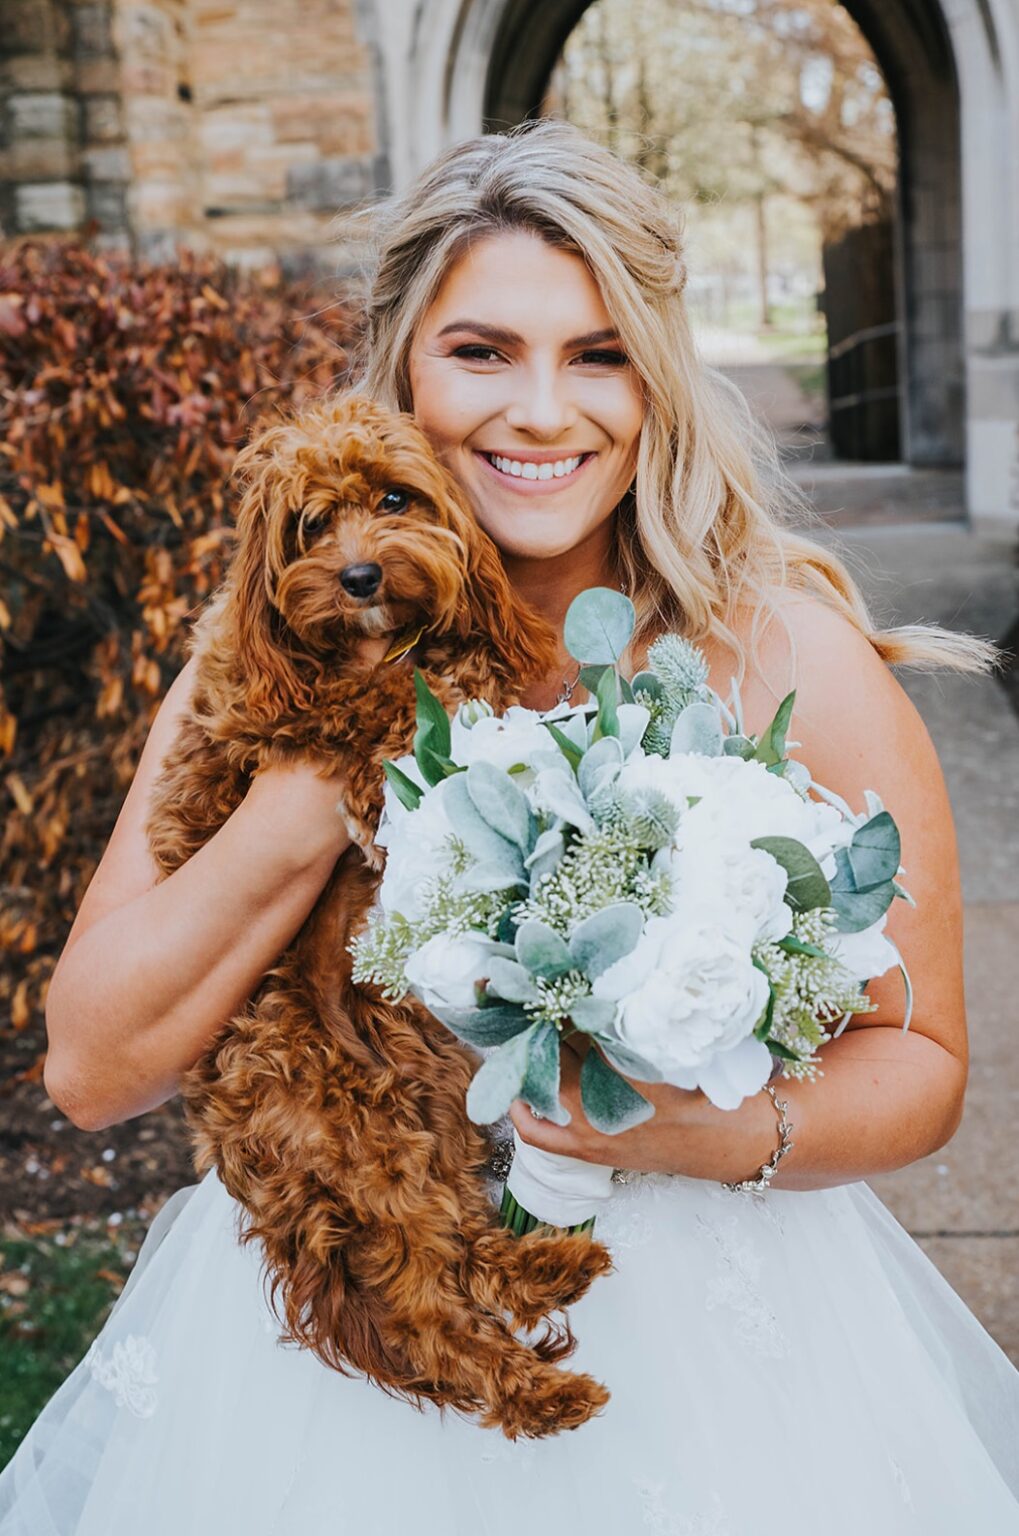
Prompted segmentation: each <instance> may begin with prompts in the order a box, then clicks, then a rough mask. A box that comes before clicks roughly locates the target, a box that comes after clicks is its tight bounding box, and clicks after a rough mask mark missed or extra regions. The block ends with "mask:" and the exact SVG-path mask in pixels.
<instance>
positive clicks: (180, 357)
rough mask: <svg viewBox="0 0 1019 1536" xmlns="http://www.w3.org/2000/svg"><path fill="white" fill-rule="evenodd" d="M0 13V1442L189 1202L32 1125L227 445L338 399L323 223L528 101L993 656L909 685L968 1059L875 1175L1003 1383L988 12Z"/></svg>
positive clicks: (1001, 712) (1013, 158)
mask: <svg viewBox="0 0 1019 1536" xmlns="http://www.w3.org/2000/svg"><path fill="white" fill-rule="evenodd" d="M0 9H2V26H0V642H2V651H3V674H2V683H0V688H2V691H0V783H2V786H3V791H2V792H3V796H4V823H3V834H2V835H3V861H2V870H0V945H2V950H0V1463H2V1462H3V1461H4V1460H6V1459H7V1457H9V1455H10V1454H11V1453H12V1451H13V1449H14V1446H15V1445H16V1444H17V1442H18V1440H19V1439H20V1437H21V1435H22V1434H23V1433H24V1430H25V1429H26V1428H27V1426H28V1424H29V1422H30V1421H31V1419H32V1418H33V1417H34V1416H35V1414H36V1413H37V1412H38V1410H39V1408H40V1407H41V1406H42V1403H43V1402H44V1401H45V1400H46V1398H47V1397H48V1396H49V1394H50V1393H51V1392H52V1391H53V1390H54V1389H55V1387H56V1386H57V1385H58V1384H59V1382H60V1381H61V1380H62V1379H63V1376H64V1375H65V1374H66V1373H67V1371H68V1370H69V1369H70V1368H71V1366H72V1365H73V1364H74V1363H76V1361H77V1360H78V1359H79V1358H80V1356H81V1354H82V1353H83V1352H84V1350H85V1348H86V1347H87V1345H88V1343H89V1342H90V1340H91V1338H92V1337H93V1336H94V1334H95V1332H96V1330H97V1329H98V1327H99V1326H100V1323H101V1322H102V1320H103V1318H104V1317H105V1315H106V1312H107V1311H108V1309H109V1306H110V1305H111V1304H112V1302H113V1300H114V1298H115V1297H116V1295H117V1294H118V1292H119V1290H120V1288H121V1287H122V1285H123V1282H124V1278H125V1276H126V1274H127V1273H128V1271H129V1269H130V1266H131V1263H132V1262H133V1259H134V1257H135V1255H136V1253H137V1249H138V1245H139V1243H140V1241H141V1239H142V1237H143V1236H144V1233H145V1230H146V1228H147V1226H148V1224H149V1222H150V1221H151V1219H152V1217H153V1216H154V1214H155V1213H156V1211H157V1210H158V1209H159V1207H160V1205H161V1204H162V1202H163V1201H164V1200H165V1198H166V1196H167V1195H168V1194H169V1193H170V1192H171V1191H172V1190H173V1189H175V1188H177V1187H179V1186H180V1185H181V1184H186V1183H189V1182H191V1181H192V1174H191V1168H190V1160H189V1156H188V1146H187V1138H186V1136H185V1134H184V1130H183V1126H182V1123H181V1119H180V1115H179V1112H178V1110H177V1107H176V1105H174V1104H172V1103H171V1104H168V1105H165V1106H163V1107H162V1108H161V1109H159V1110H157V1111H155V1112H153V1113H151V1114H148V1115H145V1116H143V1117H141V1118H140V1119H137V1120H133V1121H130V1122H128V1123H127V1124H124V1125H120V1126H114V1127H110V1128H109V1129H107V1130H102V1131H98V1132H92V1133H88V1132H84V1131H81V1130H79V1129H77V1128H76V1127H75V1126H73V1125H72V1124H71V1123H70V1122H68V1121H67V1120H66V1119H64V1118H63V1117H62V1116H61V1115H60V1114H59V1112H58V1111H57V1110H56V1109H55V1107H54V1106H53V1105H52V1103H51V1102H50V1100H49V1099H48V1098H47V1096H46V1094H45V1090H44V1088H43V1084H42V1064H43V1060H44V1054H45V1039H46V1037H45V1025H44V1006H45V996H46V987H47V983H48V980H49V977H50V975H51V973H52V969H53V965H54V963H55V960H56V957H57V955H58V954H59V952H60V948H61V946H62V944H63V942H64V939H65V937H66V934H67V931H68V929H69V927H70V924H71V921H72V920H73V917H74V913H75V911H76V909H77V906H78V902H79V901H80V898H81V895H82V894H83V892H84V890H85V887H86V886H87V884H88V881H89V879H90V878H91V875H92V873H93V871H94V868H95V865H96V862H97V860H98V858H99V856H100V854H101V852H102V849H103V846H104V844H105V841H106V839H107V837H108V835H109V832H110V829H111V827H112V825H113V821H114V820H115V817H116V814H117V811H118V809H119V806H120V804H121V801H122V799H123V796H124V794H125V792H126V788H127V785H128V783H129V782H130V779H131V776H132V773H133V771H134V766H135V763H136V762H137V758H138V753H139V751H140V747H141V744H142V742H143V740H144V737H145V734H146V731H147V729H148V726H149V723H150V722H151V719H152V716H153V714H154V713H155V710H156V709H157V707H158V704H159V701H160V699H161V697H162V695H163V693H164V692H165V689H166V687H167V686H168V683H169V681H170V680H171V679H172V677H173V676H174V675H175V673H176V671H177V670H178V668H179V666H180V664H181V645H182V640H183V638H184V635H185V633H186V631H187V626H188V622H189V618H190V616H191V615H192V614H193V613H194V611H195V609H196V606H197V605H198V604H200V603H201V601H202V600H203V598H204V597H205V596H206V595H207V594H208V593H209V592H210V591H211V590H212V589H213V588H214V587H215V586H216V584H217V583H218V582H219V580H220V578H221V576H222V573H223V569H224V562H225V560H226V558H227V556H228V554H229V549H230V540H231V527H232V525H231V504H232V503H231V492H230V485H229V476H230V469H231V465H232V463H233V459H234V456H235V454H236V452H237V450H238V448H239V447H240V446H241V444H242V443H243V441H244V440H245V437H246V436H247V434H248V433H249V432H250V430H251V427H252V425H253V423H254V422H255V421H256V420H257V418H258V417H259V415H260V414H261V413H263V412H265V411H267V410H270V409H271V408H272V407H273V406H275V405H277V404H279V403H281V402H284V401H297V402H299V401H300V400H302V399H305V398H307V397H309V396H311V395H315V394H318V393H320V392H322V391H323V390H326V389H329V388H333V387H337V386H339V385H342V383H343V381H344V379H345V378H346V377H347V373H348V370H349V366H350V357H351V348H352V345H353V344H354V342H355V340H356V338H357V335H358V330H359V325H360V293H361V288H362V280H363V274H364V269H365V260H366V253H365V251H364V250H363V249H361V248H359V246H358V245H357V243H356V242H355V241H353V240H352V239H351V238H350V236H349V232H347V231H345V228H344V224H343V219H342V215H343V213H344V211H345V210H349V209H356V208H357V207H359V206H361V205H362V204H364V203H365V202H370V201H371V200H372V199H373V198H374V197H376V196H378V195H379V194H382V193H385V192H388V191H390V190H394V189H395V190H400V189H402V188H403V187H405V186H406V185H407V184H408V183H409V182H410V181H411V180H412V179H413V177H414V176H415V174H416V173H417V171H418V170H419V169H420V168H421V167H422V166H423V165H424V164H425V163H427V161H429V160H430V159H431V158H432V157H433V155H434V154H436V153H437V152H438V151H439V150H440V149H441V148H442V147H443V146H444V145H446V144H448V143H451V142H454V141H456V140H458V139H462V138H465V137H468V136H470V135H473V134H476V133H478V132H481V131H492V130H498V129H501V128H505V127H508V126H510V125H512V124H513V123H516V122H519V121H521V120H522V119H523V118H526V117H528V116H534V115H538V114H546V115H554V116H560V117H564V118H567V119H569V120H570V121H572V122H575V123H576V124H578V125H579V126H580V127H581V128H583V129H584V130H585V131H586V132H588V133H589V134H591V135H592V136H593V137H596V138H597V139H598V140H599V141H601V142H603V143H606V144H608V145H609V146H611V147H612V148H613V149H614V150H615V151H616V152H617V153H619V154H621V155H623V156H625V157H627V158H629V159H632V160H633V161H635V162H636V163H637V164H639V165H640V166H641V167H642V168H643V169H644V171H645V172H646V173H647V174H648V175H650V176H652V177H654V178H656V179H657V180H658V181H659V182H660V183H661V185H662V186H663V187H664V189H665V190H666V192H667V193H668V195H669V196H670V197H671V198H673V199H674V200H675V201H676V202H677V203H681V204H682V205H683V206H684V208H685V210H686V216H687V227H688V234H689V264H690V268H691V279H690V286H689V290H688V293H689V302H690V305H691V310H692V314H693V317H694V321H695V328H696V333H697V337H698V342H699V345H700V347H701V349H702V352H703V353H704V355H705V357H706V358H707V359H708V360H709V361H710V362H712V363H713V364H715V365H717V366H719V367H720V368H722V369H724V370H725V372H727V373H728V374H730V375H731V376H732V377H733V378H734V379H735V380H736V381H737V382H738V383H739V384H740V386H741V387H742V388H743V389H744V390H745V391H746V393H747V394H748V396H749V397H750V398H751V400H752V401H753V403H754V405H755V406H756V408H757V410H758V412H759V413H760V414H761V415H762V416H763V417H764V419H765V420H766V421H767V422H768V423H769V424H770V426H771V428H772V430H773V431H774V433H775V435H776V437H777V439H778V442H779V445H780V447H781V450H782V453H783V457H784V459H785V461H786V463H787V466H788V468H789V471H790V473H791V475H792V476H793V478H794V479H795V480H796V481H797V482H798V483H799V484H800V486H801V487H802V488H803V490H804V491H805V492H806V493H807V495H808V496H809V498H810V500H811V502H812V504H813V507H814V509H815V513H816V529H815V532H816V535H817V536H818V537H819V538H823V539H829V540H832V541H834V542H835V543H836V544H837V545H838V547H839V548H840V550H841V551H842V553H843V554H844V555H845V556H846V558H847V559H848V560H849V561H850V563H851V565H852V566H853V569H854V570H855V572H856V573H857V575H858V576H859V578H860V580H861V581H862V582H863V584H864V587H865V589H866V591H867V594H868V596H869V598H870V599H871V601H872V603H873V605H874V607H875V610H876V613H877V616H878V617H879V618H880V619H882V620H884V621H910V620H918V619H928V620H937V621H939V622H942V623H947V624H950V625H954V626H957V627H959V628H962V629H967V630H971V631H975V632H978V633H981V634H985V635H988V636H990V637H991V638H993V639H995V640H998V641H999V642H1001V643H1003V644H1004V645H1005V646H1006V648H1007V655H1006V664H1005V665H1004V666H1003V668H1002V671H1001V673H1000V675H999V676H997V677H993V678H991V677H989V678H984V679H979V680H973V679H968V680H964V679H960V678H957V677H951V676H947V675H946V676H941V677H939V676H930V675H921V674H915V675H912V676H911V675H909V674H908V673H904V674H902V681H903V683H904V685H905V686H906V687H907V688H908V690H909V692H910V694H911V696H912V697H913V698H914V700H915V701H916V703H917V705H918V706H919V708H920V710H921V712H922V714H923V716H924V719H925V721H926V723H927V726H928V728H929V730H930V731H931V734H932V736H933V738H934V740H935V743H936V745H937V748H938V751H939V754H940V756H941V761H942V763H943V766H944V769H945V773H946V777H947V779H948V784H949V791H950V794H951V796H952V801H953V806H954V809H955V814H956V818H957V824H958V830H959V839H960V849H961V856H962V867H963V883H964V895H965V899H966V913H967V928H966V944H967V992H968V1001H969V1017H970V1025H971V1034H972V1044H973V1067H972V1076H971V1084H970V1091H969V1098H968V1108H967V1113H966V1116H965V1119H964V1121H963V1125H962V1128H961V1129H960V1131H959V1132H958V1134H957V1135H956V1137H955V1138H954V1139H953V1141H952V1142H951V1143H950V1145H949V1146H947V1147H946V1148H943V1149H942V1150H941V1151H940V1152H939V1153H937V1154H935V1155H934V1156H933V1157H931V1158H928V1159H925V1160H924V1161H923V1162H921V1163H918V1164H916V1165H914V1166H913V1167H911V1168H909V1169H905V1170H901V1171H900V1172H898V1173H895V1174H893V1175H889V1176H886V1177H882V1178H880V1179H876V1180H874V1181H873V1184H874V1187H875V1188H876V1189H877V1191H878V1193H879V1194H880V1195H881V1197H882V1199H884V1200H885V1201H886V1202H887V1204H888V1205H889V1206H890V1207H891V1209H892V1210H893V1211H894V1212H895V1214H896V1215H897V1216H898V1217H899V1219H900V1220H901V1221H902V1222H903V1223H904V1224H905V1225H906V1226H907V1227H908V1228H909V1230H910V1231H911V1232H912V1233H913V1234H914V1236H915V1237H916V1238H917V1240H918V1241H919V1242H920V1243H921V1244H922V1246H923V1247H924V1248H925V1249H926V1250H927V1251H928V1252H929V1253H930V1255H931V1257H932V1258H933V1259H934V1260H935V1262H936V1263H937V1264H938V1266H939V1268H940V1269H941V1270H942V1272H943V1273H944V1274H945V1275H946V1277H947V1278H948V1279H949V1281H950V1282H951V1283H952V1284H953V1285H954V1286H955V1287H956V1288H957V1289H958V1290H959V1291H960V1293H961V1294H962V1296H963V1297H964V1299H965V1300H966V1301H967V1303H968V1304H969V1305H970V1306H971V1307H972V1308H973V1309H974V1311H975V1312H976V1313H977V1315H978V1316H979V1317H980V1318H981V1319H982V1320H983V1321H984V1323H985V1325H986V1326H987V1327H988V1328H989V1329H990V1331H991V1332H992V1334H993V1335H994V1336H995V1338H997V1339H998V1341H999V1342H1000V1343H1001V1344H1002V1346H1003V1347H1004V1348H1005V1349H1006V1350H1008V1351H1009V1352H1010V1353H1011V1355H1012V1356H1013V1358H1014V1359H1016V1360H1017V1361H1019V1278H1017V1277H1019V1194H1017V1189H1019V1180H1017V1179H1016V1173H1017V1165H1016V1158H1015V1153H1014V1150H1013V1138H1012V1124H1013V1119H1014V1115H1015V1112H1016V1108H1017V1099H1019V1051H1017V1050H1016V1047H1015V1044H1014V1034H1015V1030H1016V1028H1017V1024H1019V1003H1017V999H1019V878H1017V874H1016V871H1017V867H1019V716H1017V710H1019V677H1017V673H1016V670H1015V668H1014V666H1013V665H1011V660H1012V654H1011V653H1012V651H1013V649H1014V648H1015V647H1017V646H1019V624H1017V616H1019V601H1017V589H1016V578H1015V570H1016V562H1015V539H1016V531H1017V528H1019V442H1017V421H1019V157H1017V155H1016V153H1015V150H1016V145H1017V139H1019V0H852V3H847V4H845V5H840V4H837V3H835V0H629V3H624V0H595V3H593V4H586V3H584V0H150V3H135V0H3V4H2V7H0ZM864 1112H865V1110H864V1107H863V1106H861V1115H862V1114H863V1113H864Z"/></svg>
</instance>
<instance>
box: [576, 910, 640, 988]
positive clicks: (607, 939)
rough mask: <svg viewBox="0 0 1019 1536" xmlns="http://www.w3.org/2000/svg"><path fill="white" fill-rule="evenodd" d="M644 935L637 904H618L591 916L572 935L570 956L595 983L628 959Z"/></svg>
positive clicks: (580, 923)
mask: <svg viewBox="0 0 1019 1536" xmlns="http://www.w3.org/2000/svg"><path fill="white" fill-rule="evenodd" d="M643 931H644V913H643V912H642V911H641V909H640V907H638V906H637V904H636V902H634V901H615V902H613V903H612V905H611V906H608V907H602V908H601V909H600V911H598V912H592V913H591V916H590V917H585V918H584V919H583V921H582V922H579V923H578V924H577V926H576V928H574V930H573V932H572V934H571V935H570V955H571V957H572V959H573V963H574V965H576V966H577V968H578V970H581V971H584V972H586V974H587V975H588V976H590V978H591V980H592V981H593V980H594V978H595V977H596V976H600V975H601V973H602V971H606V970H608V968H609V966H610V965H615V963H616V961H617V960H621V959H622V958H623V956H624V955H628V954H629V953H630V951H631V950H632V949H633V947H634V945H635V944H636V943H637V940H638V939H639V938H640V936H641V934H642V933H643Z"/></svg>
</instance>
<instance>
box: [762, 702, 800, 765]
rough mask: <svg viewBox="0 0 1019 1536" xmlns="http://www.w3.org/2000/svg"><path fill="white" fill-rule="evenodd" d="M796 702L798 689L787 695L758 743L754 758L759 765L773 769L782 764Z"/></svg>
mask: <svg viewBox="0 0 1019 1536" xmlns="http://www.w3.org/2000/svg"><path fill="white" fill-rule="evenodd" d="M795 702H796V689H795V688H794V689H793V691H792V693H787V694H786V696H785V698H784V699H783V700H782V702H781V704H780V705H779V706H778V709H776V711H775V718H774V720H772V722H771V724H770V725H769V726H768V729H767V730H766V731H765V733H764V735H763V736H762V737H761V739H760V741H759V742H758V743H757V750H756V752H755V753H754V757H755V758H756V759H757V761H758V762H759V763H764V764H766V765H767V766H768V767H772V766H773V765H774V764H776V763H780V762H781V761H782V759H783V758H784V757H785V739H786V734H787V732H788V730H789V721H790V720H791V719H792V713H793V705H794V703H795Z"/></svg>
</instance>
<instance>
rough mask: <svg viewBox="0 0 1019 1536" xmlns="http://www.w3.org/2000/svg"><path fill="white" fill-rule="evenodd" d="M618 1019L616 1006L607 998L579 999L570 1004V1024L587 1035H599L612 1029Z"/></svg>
mask: <svg viewBox="0 0 1019 1536" xmlns="http://www.w3.org/2000/svg"><path fill="white" fill-rule="evenodd" d="M615 1017H616V1005H615V1003H610V1002H609V1000H608V998H605V997H578V998H577V1000H576V1002H573V1003H571V1004H570V1023H571V1024H572V1025H573V1027H574V1029H579V1030H582V1031H583V1033H584V1034H585V1035H598V1034H601V1032H602V1031H603V1030H606V1029H611V1028H612V1025H613V1022H614V1021H615Z"/></svg>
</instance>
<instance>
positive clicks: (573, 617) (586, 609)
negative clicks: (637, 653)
mask: <svg viewBox="0 0 1019 1536" xmlns="http://www.w3.org/2000/svg"><path fill="white" fill-rule="evenodd" d="M635 622H636V611H635V609H634V606H633V604H632V603H631V602H630V599H629V598H628V597H624V595H623V593H622V592H616V591H613V589H612V588H611V587H591V588H589V589H588V590H587V591H586V592H581V593H579V594H578V595H577V596H576V597H575V598H574V599H573V601H572V603H571V604H570V606H569V608H568V609H567V610H566V622H565V624H564V625H563V640H564V641H565V644H566V649H567V650H568V651H569V653H570V655H571V656H572V657H573V658H574V660H575V661H579V662H581V663H582V664H586V665H588V666H613V665H614V664H615V663H616V662H617V661H618V660H619V658H620V656H621V655H622V654H623V652H624V651H625V650H626V647H627V645H628V644H629V640H630V636H631V635H632V634H633V627H634V624H635Z"/></svg>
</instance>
